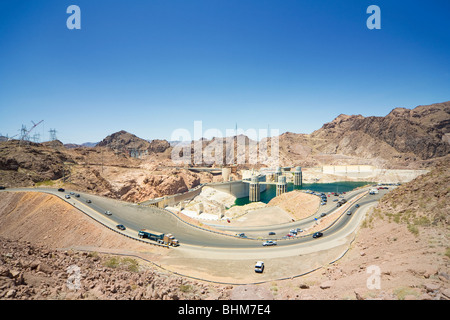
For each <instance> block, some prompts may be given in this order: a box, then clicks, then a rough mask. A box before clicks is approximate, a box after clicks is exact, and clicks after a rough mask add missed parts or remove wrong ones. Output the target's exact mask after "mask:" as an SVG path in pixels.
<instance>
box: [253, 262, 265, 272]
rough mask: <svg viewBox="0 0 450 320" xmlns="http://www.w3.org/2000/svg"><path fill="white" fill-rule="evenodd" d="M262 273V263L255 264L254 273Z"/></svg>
mask: <svg viewBox="0 0 450 320" xmlns="http://www.w3.org/2000/svg"><path fill="white" fill-rule="evenodd" d="M263 271H264V262H262V261H258V262H256V264H255V272H258V273H263Z"/></svg>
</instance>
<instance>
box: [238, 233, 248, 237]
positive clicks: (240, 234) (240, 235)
mask: <svg viewBox="0 0 450 320" xmlns="http://www.w3.org/2000/svg"><path fill="white" fill-rule="evenodd" d="M236 236H238V237H240V238H247V236H246V235H245V233H243V232H242V233H237V234H236Z"/></svg>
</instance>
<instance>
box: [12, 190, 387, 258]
mask: <svg viewBox="0 0 450 320" xmlns="http://www.w3.org/2000/svg"><path fill="white" fill-rule="evenodd" d="M8 190H9V191H35V192H45V193H50V194H53V195H56V196H58V197H60V198H61V199H63V200H64V201H67V202H68V203H70V204H71V205H74V206H75V207H76V208H78V209H80V210H81V211H83V212H85V213H86V214H89V215H90V216H92V217H93V218H95V219H97V220H98V221H100V222H102V223H103V224H105V225H108V226H110V227H112V228H115V226H116V225H118V224H123V225H124V226H125V227H126V228H127V230H126V231H125V232H124V233H125V234H127V235H129V236H134V237H136V236H137V232H138V230H140V229H150V230H154V231H158V232H163V233H172V234H173V235H174V236H175V237H176V238H177V239H178V240H179V241H180V244H181V247H183V246H196V247H203V248H205V249H207V248H212V249H214V248H216V249H225V248H235V249H244V248H252V249H255V248H260V250H270V251H272V250H276V248H277V247H285V246H294V245H298V244H307V243H309V242H315V243H322V242H326V241H331V240H332V239H335V237H336V234H337V233H338V231H339V230H342V229H343V228H344V227H345V226H347V225H348V224H349V223H350V222H351V221H354V219H355V218H356V217H357V216H358V215H359V214H360V213H361V212H362V211H363V210H362V209H363V208H366V207H367V206H368V205H371V204H374V203H376V202H377V201H378V200H379V199H380V198H381V197H382V196H383V195H384V194H385V193H386V190H380V193H379V194H378V195H367V196H365V197H363V198H361V199H359V200H358V201H357V202H356V203H358V204H359V205H360V208H358V209H356V208H355V204H356V203H354V204H352V207H351V210H352V212H353V213H352V215H347V214H343V215H341V217H340V219H339V220H338V221H337V222H336V223H334V224H333V225H332V226H331V227H330V228H328V229H327V230H325V231H323V237H322V238H319V239H313V238H312V236H311V235H305V236H303V235H301V236H299V237H297V238H294V239H287V240H278V246H274V247H262V240H254V239H242V238H237V237H234V236H227V235H224V234H220V233H213V232H210V231H206V230H202V229H200V228H197V227H193V226H191V225H189V224H187V223H185V222H183V221H181V220H180V219H179V218H177V217H176V216H175V215H174V214H171V213H169V212H167V211H165V210H162V209H158V208H153V207H143V206H139V205H136V204H131V203H127V202H122V201H118V200H113V199H109V198H105V197H100V196H95V195H90V194H86V193H81V192H77V191H73V192H74V193H78V194H80V197H75V196H74V195H71V194H70V191H71V190H65V191H64V192H59V191H57V190H56V189H49V188H16V189H7V190H5V191H8ZM362 192H367V189H363V190H360V191H355V192H354V193H353V194H352V195H351V196H349V198H350V197H351V198H353V197H356V196H358V195H359V194H360V193H362ZM66 195H68V196H70V198H69V199H67V198H66V197H65V196H66ZM87 200H90V201H91V202H90V203H88V202H87ZM348 200H350V199H348ZM333 207H334V208H333V209H330V210H329V211H328V214H331V213H332V211H333V210H335V209H338V208H335V205H333ZM106 211H110V212H111V213H112V214H111V215H106V214H105V212H106ZM315 217H317V215H313V216H311V217H308V218H306V219H303V220H300V221H296V222H293V223H288V224H283V225H277V226H270V227H259V228H241V229H235V231H236V232H248V231H249V230H251V231H252V232H257V231H258V232H262V233H264V234H267V230H270V231H274V232H276V234H277V235H278V237H280V235H284V234H286V233H287V232H288V231H289V230H290V229H293V228H302V229H304V228H305V227H306V226H310V225H311V224H312V223H313V222H314V221H315V220H314V218H315ZM336 217H337V215H336Z"/></svg>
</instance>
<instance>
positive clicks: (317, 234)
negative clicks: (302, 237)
mask: <svg viewBox="0 0 450 320" xmlns="http://www.w3.org/2000/svg"><path fill="white" fill-rule="evenodd" d="M321 236H323V233H322V232H319V231H318V232H314V234H313V238H314V239H316V238H320V237H321Z"/></svg>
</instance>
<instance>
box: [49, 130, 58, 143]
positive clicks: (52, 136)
mask: <svg viewBox="0 0 450 320" xmlns="http://www.w3.org/2000/svg"><path fill="white" fill-rule="evenodd" d="M48 132H50V141H55V140H58V138H57V137H56V132H57V131H56V130H55V129H50V130H49V131H48Z"/></svg>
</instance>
